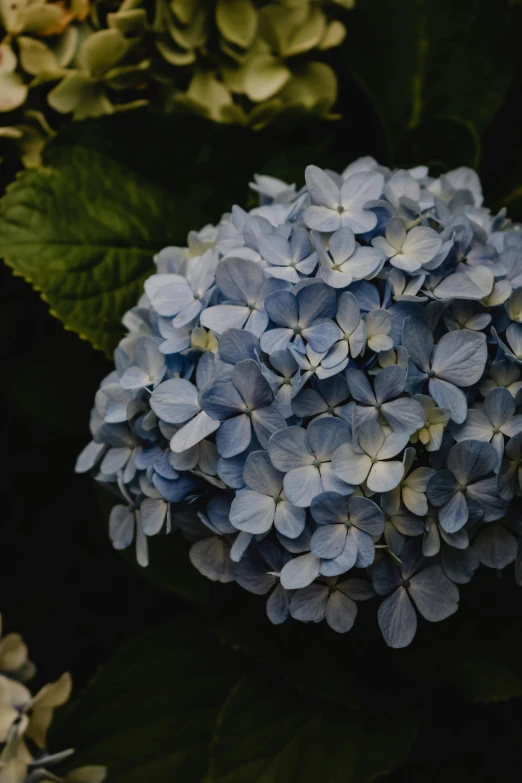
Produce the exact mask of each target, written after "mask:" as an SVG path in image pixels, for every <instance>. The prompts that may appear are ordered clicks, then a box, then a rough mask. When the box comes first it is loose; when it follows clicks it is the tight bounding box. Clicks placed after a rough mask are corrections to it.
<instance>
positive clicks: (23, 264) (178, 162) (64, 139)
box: [0, 111, 259, 353]
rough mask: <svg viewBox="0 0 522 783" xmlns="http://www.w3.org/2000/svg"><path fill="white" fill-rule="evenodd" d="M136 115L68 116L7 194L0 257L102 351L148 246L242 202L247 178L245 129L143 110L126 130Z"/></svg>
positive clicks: (178, 238)
mask: <svg viewBox="0 0 522 783" xmlns="http://www.w3.org/2000/svg"><path fill="white" fill-rule="evenodd" d="M129 121H130V120H129V117H128V116H123V115H120V116H118V117H109V118H103V120H96V121H90V122H78V123H71V125H70V126H69V127H68V128H67V130H66V131H65V132H63V133H62V134H59V135H58V136H57V137H55V138H54V139H53V140H52V141H51V142H50V143H49V144H48V145H47V147H46V148H45V150H44V156H43V163H44V166H43V168H41V169H39V170H31V171H24V172H22V173H21V174H20V175H19V177H18V179H17V180H16V181H15V182H14V183H13V184H12V185H11V186H10V187H9V188H8V191H7V193H6V195H5V196H4V197H3V198H2V200H1V201H0V257H3V258H4V260H5V261H6V262H7V264H9V266H11V267H12V268H13V270H14V272H15V274H18V275H22V276H23V277H25V278H26V279H27V280H28V281H29V282H31V283H32V284H33V286H34V287H35V288H36V289H37V290H38V291H40V292H41V294H42V297H43V298H44V299H45V301H47V302H48V303H49V305H50V308H51V312H52V314H53V315H55V316H57V317H58V318H60V319H61V320H62V321H63V322H64V324H65V326H66V328H68V329H72V330H73V331H75V332H77V333H78V334H80V335H81V336H82V337H84V338H86V339H88V340H90V341H91V342H92V344H93V345H94V346H95V347H97V348H101V349H102V350H104V351H105V352H107V353H109V352H110V351H112V349H113V348H114V347H115V345H116V344H117V342H118V340H119V339H120V337H121V336H122V335H123V327H122V326H121V318H122V316H123V315H124V313H125V312H126V310H128V309H129V308H130V307H133V306H134V305H135V304H136V303H137V301H138V299H139V296H140V295H141V293H142V290H143V281H144V279H145V278H146V277H147V276H148V275H150V274H151V273H152V272H153V270H154V266H153V255H154V254H155V253H156V252H158V251H159V250H161V249H162V248H163V247H165V246H167V245H184V244H185V243H186V236H187V233H188V232H189V231H190V230H194V229H195V230H197V229H199V228H201V227H202V226H203V225H204V224H205V223H207V222H209V221H217V220H218V219H219V218H220V216H221V214H222V213H223V212H225V211H228V210H230V207H231V206H232V204H233V203H234V202H240V203H241V202H244V200H245V197H246V194H247V191H248V181H249V176H251V174H250V171H249V169H248V168H246V169H245V167H242V166H240V167H234V168H233V169H231V168H230V166H229V160H230V152H231V149H233V148H237V147H245V138H246V137H248V138H249V139H250V138H251V137H250V134H249V132H248V131H246V130H243V129H241V130H232V131H227V133H226V134H225V132H224V131H223V130H222V129H214V128H212V127H211V126H209V124H208V123H206V122H204V121H203V120H201V121H193V122H192V121H190V120H188V119H187V118H176V119H174V118H167V117H162V116H161V115H156V114H154V113H152V112H151V113H149V112H145V111H142V112H135V113H133V114H132V128H133V132H132V133H131V134H129V132H128V128H129ZM227 151H228V153H227ZM227 154H228V156H227ZM251 165H252V171H254V170H255V168H256V166H257V165H259V164H258V163H256V162H252V164H251Z"/></svg>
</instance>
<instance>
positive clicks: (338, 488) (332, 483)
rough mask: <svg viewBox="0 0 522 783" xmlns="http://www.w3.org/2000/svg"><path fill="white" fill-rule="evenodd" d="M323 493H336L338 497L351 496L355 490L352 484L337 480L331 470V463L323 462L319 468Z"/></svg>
mask: <svg viewBox="0 0 522 783" xmlns="http://www.w3.org/2000/svg"><path fill="white" fill-rule="evenodd" d="M320 473H321V481H322V484H323V492H338V493H339V494H340V495H351V493H352V492H353V491H354V489H355V485H354V484H348V483H347V482H346V481H343V480H342V479H340V478H338V476H336V475H335V473H334V472H333V470H332V463H331V462H323V463H322V465H321V467H320Z"/></svg>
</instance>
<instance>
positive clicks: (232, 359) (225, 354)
mask: <svg viewBox="0 0 522 783" xmlns="http://www.w3.org/2000/svg"><path fill="white" fill-rule="evenodd" d="M258 353H259V338H257V337H256V336H255V335H254V334H252V332H246V331H245V330H244V329H228V330H227V331H226V332H224V333H223V334H222V336H221V338H220V340H219V356H220V358H221V359H222V360H223V361H224V362H228V363H229V364H237V363H238V362H240V361H242V360H243V359H256V358H257V355H258ZM200 364H201V360H200ZM198 386H199V384H198Z"/></svg>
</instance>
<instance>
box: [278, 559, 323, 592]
mask: <svg viewBox="0 0 522 783" xmlns="http://www.w3.org/2000/svg"><path fill="white" fill-rule="evenodd" d="M320 562H321V561H320V560H319V558H318V557H315V556H314V555H312V554H307V555H300V556H299V557H294V558H293V559H292V560H290V561H289V562H288V563H287V564H286V565H284V566H283V568H282V570H281V584H282V585H283V587H284V588H285V590H299V589H300V588H302V587H308V585H310V584H311V583H312V582H313V581H314V579H316V577H318V576H319V568H320Z"/></svg>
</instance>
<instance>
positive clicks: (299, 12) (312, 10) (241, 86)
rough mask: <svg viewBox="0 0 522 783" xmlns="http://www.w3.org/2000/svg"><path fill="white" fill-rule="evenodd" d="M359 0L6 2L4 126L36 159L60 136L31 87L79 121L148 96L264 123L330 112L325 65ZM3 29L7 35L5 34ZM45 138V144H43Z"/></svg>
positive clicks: (333, 92)
mask: <svg viewBox="0 0 522 783" xmlns="http://www.w3.org/2000/svg"><path fill="white" fill-rule="evenodd" d="M353 2H354V0H268V2H264V1H262V0H212V1H211V0H123V2H120V3H118V2H117V1H116V2H110V0H52V1H51V0H0V113H2V112H4V113H7V112H12V111H14V110H17V109H21V108H26V109H27V108H28V109H29V112H30V113H29V112H27V113H26V116H25V117H24V120H23V121H22V122H17V124H13V123H11V124H10V125H9V127H4V128H0V135H1V136H4V137H6V136H7V137H10V138H12V139H15V140H17V141H18V142H19V143H20V146H21V147H22V154H23V156H24V162H25V164H26V165H36V164H37V163H38V154H39V151H40V149H41V146H42V142H41V140H42V139H45V138H46V137H47V136H48V135H49V133H51V132H52V131H51V130H50V129H49V127H48V125H47V122H46V119H45V116H44V115H43V114H42V113H41V111H38V112H35V111H34V109H33V107H32V106H31V98H32V95H33V94H36V93H38V95H41V94H42V90H43V95H45V94H46V95H47V102H48V104H49V106H50V107H51V109H53V110H55V111H56V112H59V113H60V114H66V115H71V116H72V118H73V119H77V120H81V119H85V118H87V117H98V116H100V115H103V114H112V113H114V112H117V111H122V110H128V109H131V108H135V107H137V106H141V105H143V104H146V103H148V102H149V101H152V102H154V103H156V104H159V105H160V107H161V108H162V109H165V110H167V111H187V110H188V111H191V112H195V113H198V114H201V115H203V116H205V117H207V118H209V119H211V120H214V121H215V122H220V123H239V124H243V125H249V126H251V127H253V128H260V127H262V126H264V125H266V124H267V123H269V122H270V121H272V120H273V119H274V118H275V117H277V116H279V115H280V114H281V113H283V112H288V111H290V112H296V111H297V112H306V113H313V114H316V115H319V116H322V117H333V116H335V115H332V114H331V110H332V107H333V105H334V103H335V101H336V97H337V79H336V76H335V73H334V71H333V70H332V68H331V67H330V66H329V65H327V64H326V63H324V62H322V61H321V57H322V53H323V52H325V51H326V50H328V49H331V48H333V47H336V46H339V45H340V44H341V43H342V41H343V40H344V38H345V35H346V28H345V26H344V24H343V22H342V21H341V20H340V19H339V18H337V17H338V16H339V15H341V16H342V11H343V9H348V8H351V7H352V6H353ZM2 32H3V35H2ZM39 140H40V148H39V147H38V141H39Z"/></svg>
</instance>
